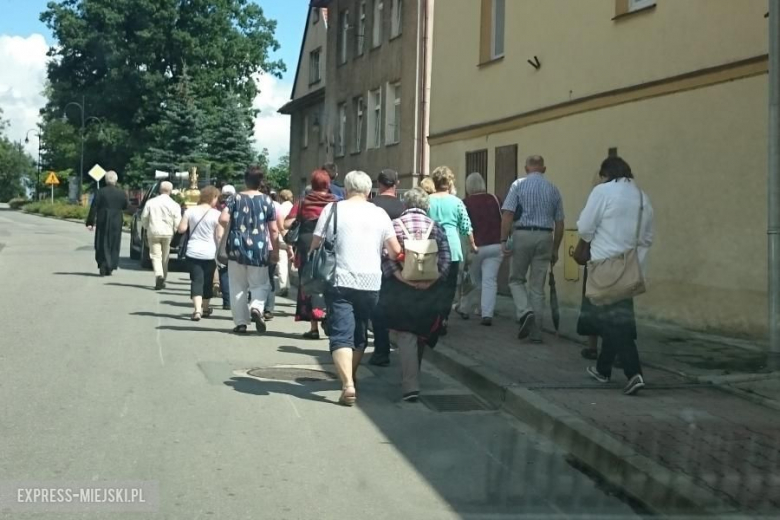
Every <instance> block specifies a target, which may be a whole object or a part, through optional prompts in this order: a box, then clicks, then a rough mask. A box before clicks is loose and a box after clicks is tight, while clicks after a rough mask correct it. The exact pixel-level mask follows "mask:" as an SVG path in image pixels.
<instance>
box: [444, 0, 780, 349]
mask: <svg viewBox="0 0 780 520" xmlns="http://www.w3.org/2000/svg"><path fill="white" fill-rule="evenodd" d="M767 10H768V2H767V0H749V1H744V2H733V1H730V0H686V1H684V2H678V1H669V0H657V1H656V0H591V1H588V2H570V1H568V0H524V1H522V2H517V1H512V0H448V2H447V8H446V9H444V8H442V9H439V11H438V12H437V13H436V20H435V27H434V50H433V63H434V67H433V70H432V75H433V78H432V96H431V97H432V112H431V130H430V134H429V143H430V146H431V165H432V166H436V165H439V164H448V165H450V166H451V167H453V169H454V170H456V171H457V172H458V176H459V185H460V187H462V186H463V181H464V178H465V176H466V174H468V173H470V172H472V171H478V172H480V173H482V174H483V175H484V176H485V178H486V179H487V182H488V187H489V189H490V191H493V192H495V193H496V194H497V195H498V196H500V197H503V196H504V195H505V194H506V192H507V189H508V187H509V185H510V184H511V183H512V182H513V181H514V180H515V178H516V176H517V175H518V172H519V171H522V167H523V162H524V158H525V157H526V156H528V155H530V154H541V155H543V156H544V157H545V159H546V161H547V165H548V175H549V177H550V179H551V180H552V181H553V182H554V183H555V184H556V185H558V187H559V188H560V189H561V193H562V195H563V198H564V203H565V210H566V227H567V228H576V221H577V217H578V215H579V213H580V211H581V210H582V208H583V206H584V204H585V201H586V199H587V197H588V194H589V192H590V190H591V188H592V186H593V183H594V181H595V179H596V174H597V171H598V167H599V164H600V163H601V161H602V160H603V159H604V158H605V157H606V156H607V155H609V154H618V155H620V156H621V157H623V158H625V159H626V160H627V161H628V162H629V164H630V165H631V166H632V169H633V171H634V173H635V174H636V177H637V181H638V183H639V184H640V185H641V186H642V187H643V188H644V189H645V191H647V192H648V194H649V196H650V197H651V198H652V201H653V205H654V208H655V215H656V240H655V245H654V247H653V249H652V251H651V256H650V273H649V280H648V285H649V289H648V293H647V294H646V295H644V296H642V297H641V298H639V299H638V300H637V305H638V306H637V311H638V313H639V314H640V315H641V316H644V317H649V318H653V319H657V320H663V321H669V322H673V323H677V324H680V325H683V326H686V327H691V328H694V329H697V330H705V331H717V332H728V333H731V334H744V335H748V336H754V337H759V336H763V335H764V334H765V333H766V330H767V317H766V300H767V272H766V270H767V263H766V248H767V243H766V210H767V202H766V199H767V197H766V177H767V173H766V172H767V128H768V119H767V99H768V98H767V96H768V75H767V69H768V61H767V49H768V27H767V19H766V17H765V14H766V13H767ZM562 255H564V256H565V255H566V251H563V253H562ZM557 269H561V270H563V266H561V265H559V266H558V267H557ZM575 272H576V270H575ZM576 278H577V277H576V276H569V281H567V282H562V280H563V279H564V276H563V273H561V275H560V276H559V277H558V279H559V280H561V281H559V283H558V290H559V296H560V297H561V298H562V299H563V300H564V301H565V302H566V303H568V304H571V305H578V304H579V301H580V297H581V290H582V289H581V287H582V286H581V284H582V280H581V279H580V280H577V279H576Z"/></svg>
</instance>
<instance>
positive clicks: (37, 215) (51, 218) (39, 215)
mask: <svg viewBox="0 0 780 520" xmlns="http://www.w3.org/2000/svg"><path fill="white" fill-rule="evenodd" d="M12 211H18V212H19V213H24V214H25V215H30V216H33V217H41V218H48V219H50V220H59V221H60V222H70V223H72V224H81V225H82V226H86V224H85V223H84V221H83V220H76V219H74V218H60V217H52V216H50V215H41V214H40V213H30V212H28V211H24V210H12ZM122 233H127V234H130V230H129V229H127V228H126V227H122Z"/></svg>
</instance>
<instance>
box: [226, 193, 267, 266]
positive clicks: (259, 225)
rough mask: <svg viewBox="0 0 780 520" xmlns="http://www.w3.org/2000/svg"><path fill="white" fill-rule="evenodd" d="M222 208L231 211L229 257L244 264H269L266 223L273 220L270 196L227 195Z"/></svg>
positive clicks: (228, 240) (228, 243) (228, 241)
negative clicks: (227, 197) (228, 196)
mask: <svg viewBox="0 0 780 520" xmlns="http://www.w3.org/2000/svg"><path fill="white" fill-rule="evenodd" d="M225 207H226V208H227V209H228V211H229V212H230V231H228V233H229V234H228V239H227V254H228V258H229V259H230V260H232V261H234V262H238V263H239V264H243V265H250V266H258V267H262V266H267V265H269V259H270V256H271V255H270V248H269V244H270V241H269V231H268V223H269V222H275V221H276V209H275V208H274V204H273V201H272V200H271V197H269V196H268V195H264V194H258V195H246V194H242V193H239V194H237V195H235V196H233V197H230V198H229V199H228V201H227V203H226V204H225Z"/></svg>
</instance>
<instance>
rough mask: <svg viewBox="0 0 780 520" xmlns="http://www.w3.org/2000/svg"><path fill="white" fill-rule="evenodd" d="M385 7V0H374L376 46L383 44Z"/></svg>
mask: <svg viewBox="0 0 780 520" xmlns="http://www.w3.org/2000/svg"><path fill="white" fill-rule="evenodd" d="M383 9H384V0H374V20H373V25H374V27H373V34H374V39H373V42H374V47H379V46H380V45H382V10H383Z"/></svg>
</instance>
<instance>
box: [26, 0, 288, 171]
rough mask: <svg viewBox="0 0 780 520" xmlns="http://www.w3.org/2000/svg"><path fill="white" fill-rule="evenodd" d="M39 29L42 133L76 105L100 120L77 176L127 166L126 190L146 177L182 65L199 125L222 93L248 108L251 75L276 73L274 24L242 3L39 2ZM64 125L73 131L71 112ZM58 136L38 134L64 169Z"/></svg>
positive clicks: (75, 118)
mask: <svg viewBox="0 0 780 520" xmlns="http://www.w3.org/2000/svg"><path fill="white" fill-rule="evenodd" d="M41 20H42V21H43V22H44V23H45V24H46V25H47V26H48V27H49V29H50V30H51V31H52V33H53V35H54V38H55V39H56V40H57V42H58V45H57V46H56V47H53V48H52V49H51V50H50V51H49V56H50V57H51V58H52V59H51V61H50V62H49V65H48V85H47V97H48V99H49V102H48V104H47V106H46V107H45V109H44V110H43V118H44V129H46V128H48V127H49V123H51V122H53V121H54V120H56V119H61V118H62V115H63V111H64V109H65V107H66V105H67V104H68V103H70V102H71V101H79V102H81V100H82V96H84V99H85V100H86V102H85V105H86V106H85V109H86V114H87V116H98V117H100V118H102V119H103V124H102V125H99V126H100V129H98V128H94V127H93V128H91V129H90V130H89V133H88V139H86V140H85V167H86V168H88V166H87V165H89V164H91V163H92V162H93V161H94V162H100V161H99V160H98V159H100V157H101V155H102V154H106V155H108V156H109V157H108V158H105V159H102V161H103V162H105V163H106V164H104V166H110V167H112V168H114V169H116V170H117V171H118V172H119V173H120V175H121V174H123V173H124V172H125V171H126V170H127V168H128V165H129V166H130V167H131V168H132V170H134V171H135V173H136V174H137V177H136V178H134V179H133V182H132V184H136V185H137V184H138V183H139V182H140V180H141V179H144V178H151V168H149V167H148V165H146V164H145V163H144V157H145V155H144V154H145V152H146V151H147V150H148V149H149V148H150V147H152V146H153V145H154V143H155V141H156V139H157V134H156V132H157V131H158V130H159V127H158V126H157V125H158V124H160V123H161V121H162V120H163V117H164V114H165V113H166V111H167V108H168V105H167V103H166V99H167V94H168V93H169V92H170V88H171V87H173V86H174V85H176V84H177V83H178V82H179V80H180V78H181V77H182V76H183V74H184V71H185V65H186V72H187V74H188V75H189V77H190V82H191V89H192V96H193V98H194V100H195V101H196V103H197V105H198V106H199V107H200V109H201V110H203V112H204V118H205V119H211V118H212V117H213V116H214V115H215V114H216V112H217V110H218V107H219V101H220V100H221V99H222V98H223V96H224V93H225V92H233V93H235V95H237V96H238V97H239V98H240V99H241V100H242V103H243V104H244V105H246V106H250V105H251V103H252V101H253V99H254V97H255V95H256V94H257V87H256V83H255V81H254V79H253V75H255V74H257V73H258V72H260V71H261V70H262V71H265V72H266V73H269V74H273V75H275V76H279V75H280V73H281V72H283V71H284V70H285V68H284V65H283V63H281V62H280V61H273V60H271V59H270V57H269V55H270V53H271V52H273V51H276V50H278V48H279V44H278V42H277V41H276V40H275V39H274V31H275V29H276V22H275V21H274V20H269V19H267V18H266V17H265V16H264V14H263V10H262V8H261V7H260V6H258V5H257V4H255V3H252V2H248V1H247V0H112V1H111V2H108V1H106V0H60V1H58V2H54V1H52V2H49V4H48V6H47V9H46V10H45V11H44V12H43V13H42V15H41ZM68 118H69V119H68V122H69V125H70V126H72V127H74V128H76V129H78V128H79V126H80V124H81V120H80V114H79V113H78V110H77V109H76V108H75V107H71V108H69V110H68ZM95 126H97V125H95ZM65 137H66V136H65V135H64V133H63V132H60V133H59V134H58V135H44V142H45V143H46V144H45V146H46V147H47V154H48V155H49V156H52V157H51V158H52V159H53V160H56V161H59V160H63V162H64V160H65V158H66V157H64V156H63V157H58V156H57V152H56V150H58V149H59V148H60V145H61V144H68V143H72V141H68V143H65V142H64V141H61V140H60V138H62V139H63V140H64V138H65ZM76 143H77V144H78V145H79V146H80V142H79V141H78V139H77V140H76ZM68 159H71V158H70V157H68ZM103 162H101V164H103ZM73 166H74V164H73V163H70V164H68V167H73Z"/></svg>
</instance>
